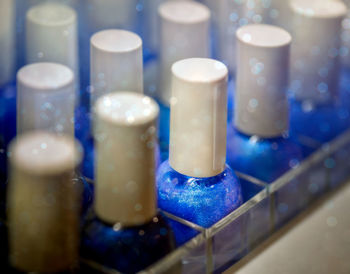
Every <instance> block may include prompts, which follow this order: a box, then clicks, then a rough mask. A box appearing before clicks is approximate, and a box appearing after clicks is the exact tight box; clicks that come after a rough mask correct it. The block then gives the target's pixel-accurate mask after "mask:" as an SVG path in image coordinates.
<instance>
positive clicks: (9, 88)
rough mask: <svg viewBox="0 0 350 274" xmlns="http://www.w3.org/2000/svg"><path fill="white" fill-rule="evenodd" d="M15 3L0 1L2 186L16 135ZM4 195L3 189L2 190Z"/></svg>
mask: <svg viewBox="0 0 350 274" xmlns="http://www.w3.org/2000/svg"><path fill="white" fill-rule="evenodd" d="M15 31H16V30H15V5H14V1H12V0H4V1H1V2H0V33H1V35H0V48H1V51H0V64H1V66H0V187H1V188H2V186H3V185H4V184H5V182H6V180H7V147H8V145H9V143H10V141H11V139H12V138H14V136H15V135H16V88H15V83H14V82H15V81H14V80H15V61H16V60H15V59H16V57H15V56H16V51H15ZM0 195H2V196H3V191H2V190H0Z"/></svg>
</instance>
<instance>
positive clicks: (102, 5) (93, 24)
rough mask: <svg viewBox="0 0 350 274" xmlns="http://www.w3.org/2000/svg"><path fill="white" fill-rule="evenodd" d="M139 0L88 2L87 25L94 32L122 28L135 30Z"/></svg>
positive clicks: (97, 0) (95, 0)
mask: <svg viewBox="0 0 350 274" xmlns="http://www.w3.org/2000/svg"><path fill="white" fill-rule="evenodd" d="M137 1H138V0H87V1H86V2H87V3H84V5H86V7H87V17H88V20H87V23H88V24H89V29H90V30H91V31H92V32H97V31H100V30H103V29H111V28H120V29H127V30H133V29H134V28H135V22H136V20H137V13H138V6H137Z"/></svg>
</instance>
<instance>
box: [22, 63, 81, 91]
mask: <svg viewBox="0 0 350 274" xmlns="http://www.w3.org/2000/svg"><path fill="white" fill-rule="evenodd" d="M17 81H18V82H19V83H20V84H22V85H24V86H26V87H28V88H32V89H37V90H48V89H49V90H51V89H52V90H56V89H61V88H64V87H66V86H68V85H70V84H73V82H74V73H73V71H72V70H71V69H70V68H68V67H66V66H64V65H61V64H56V63H35V64H31V65H27V66H25V67H23V68H21V69H20V70H19V71H18V73H17Z"/></svg>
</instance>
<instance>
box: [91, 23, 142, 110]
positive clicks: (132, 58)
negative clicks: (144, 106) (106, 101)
mask: <svg viewBox="0 0 350 274" xmlns="http://www.w3.org/2000/svg"><path fill="white" fill-rule="evenodd" d="M142 66H143V61H142V40H141V38H140V37H139V36H138V35H137V34H135V33H133V32H129V31H125V30H116V29H111V30H104V31H100V32H98V33H96V34H94V35H93V36H92V37H91V86H92V88H93V90H92V94H91V106H94V105H95V103H96V101H97V99H98V98H99V97H101V96H103V95H105V94H107V93H110V92H114V91H122V90H130V91H133V92H138V93H143V67H142Z"/></svg>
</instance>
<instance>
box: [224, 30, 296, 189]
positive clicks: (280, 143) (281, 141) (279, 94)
mask: <svg viewBox="0 0 350 274" xmlns="http://www.w3.org/2000/svg"><path fill="white" fill-rule="evenodd" d="M261 33H264V35H260V34H261ZM247 37H248V38H247ZM269 37H275V39H273V40H271V39H270V38H269ZM290 42H291V36H290V34H289V33H288V32H286V31H285V30H283V29H281V28H278V27H274V26H268V25H247V26H245V27H242V28H240V29H238V31H237V49H238V54H237V56H238V63H237V82H236V94H235V102H234V103H235V109H234V111H235V112H234V121H233V123H230V124H229V125H228V131H227V162H228V163H229V165H230V166H231V167H232V168H233V169H234V170H237V171H239V172H242V173H245V174H248V175H251V176H254V177H256V178H258V179H260V180H263V181H265V182H272V181H274V180H275V179H277V178H278V177H279V176H281V175H282V174H283V173H285V172H286V171H288V170H289V169H291V168H293V167H295V166H296V165H298V163H299V162H300V160H301V159H302V158H303V154H302V151H301V148H300V146H299V145H298V144H296V143H294V142H293V141H292V140H291V139H290V138H288V137H285V133H286V132H287V131H288V123H289V114H288V109H289V108H288V100H287V93H286V90H287V85H288V60H289V47H290Z"/></svg>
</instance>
